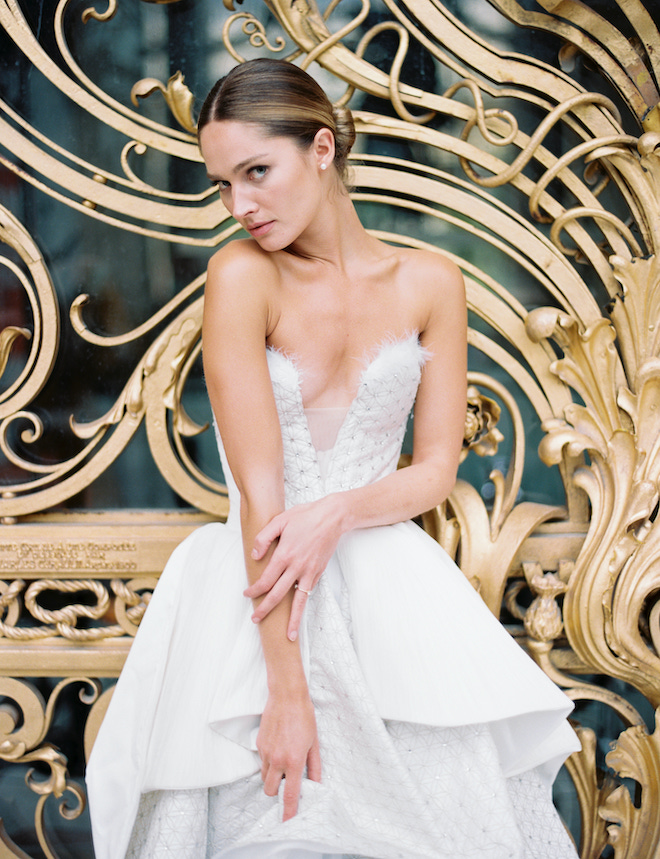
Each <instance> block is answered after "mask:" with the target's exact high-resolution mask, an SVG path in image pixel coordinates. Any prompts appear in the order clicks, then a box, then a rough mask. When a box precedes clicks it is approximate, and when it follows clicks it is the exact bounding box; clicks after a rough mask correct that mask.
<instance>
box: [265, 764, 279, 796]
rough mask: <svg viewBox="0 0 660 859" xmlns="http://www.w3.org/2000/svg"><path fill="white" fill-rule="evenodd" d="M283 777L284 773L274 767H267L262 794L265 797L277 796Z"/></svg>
mask: <svg viewBox="0 0 660 859" xmlns="http://www.w3.org/2000/svg"><path fill="white" fill-rule="evenodd" d="M283 775H284V773H283V772H282V770H281V769H278V768H277V767H274V766H270V767H268V772H267V773H266V778H265V779H264V793H265V794H266V796H277V793H278V791H279V789H280V784H281V783H282V776H283Z"/></svg>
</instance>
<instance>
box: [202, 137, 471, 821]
mask: <svg viewBox="0 0 660 859" xmlns="http://www.w3.org/2000/svg"><path fill="white" fill-rule="evenodd" d="M200 146H201V150H202V154H203V156H204V159H205V161H206V165H207V169H208V173H209V176H210V178H211V179H212V180H213V181H216V182H217V183H218V187H219V189H220V194H221V198H222V201H223V203H224V204H225V206H226V207H227V209H228V210H229V212H230V213H231V214H232V215H233V216H234V217H235V218H236V219H237V220H238V221H239V222H240V223H241V224H242V226H243V227H244V228H245V229H247V230H248V232H251V235H252V238H250V239H247V240H242V241H234V242H232V243H230V244H229V245H227V246H225V247H223V248H222V249H221V250H219V251H218V252H217V253H216V254H215V255H214V256H213V258H212V259H211V261H210V263H209V271H208V282H207V288H206V298H205V310H204V325H203V343H204V368H205V373H206V379H207V385H208V389H209V395H210V398H211V404H212V406H213V410H214V413H215V415H216V419H217V421H218V425H219V428H220V433H221V435H222V439H223V443H224V446H225V450H226V453H227V457H228V460H229V464H230V467H231V470H232V474H233V476H234V478H235V480H236V483H237V486H238V488H239V491H240V496H241V526H242V532H243V542H244V551H245V562H246V569H247V577H248V587H247V589H246V591H245V594H246V596H248V597H251V598H252V599H253V601H254V606H255V610H254V614H253V620H254V621H255V622H257V623H259V629H260V634H261V642H262V647H263V652H264V658H265V661H266V667H267V675H268V703H267V705H266V709H265V710H264V713H263V716H262V719H261V726H260V730H259V735H258V738H257V747H258V750H259V754H260V756H261V761H262V778H263V781H264V790H265V792H266V794H268V795H269V796H274V795H275V794H276V793H277V792H278V790H279V788H280V784H281V780H282V778H283V777H286V778H285V783H284V820H287V819H289V818H290V817H292V816H294V815H295V814H296V812H297V807H298V798H299V795H300V788H301V783H302V779H303V776H304V773H305V769H306V770H307V777H308V778H310V779H312V780H315V781H320V779H321V760H320V756H319V747H318V737H317V733H316V723H315V717H314V708H313V705H312V702H311V700H310V696H309V691H308V688H307V683H306V679H305V676H304V672H303V668H302V660H301V655H300V649H299V646H298V642H297V634H298V628H299V625H300V620H301V617H302V614H303V611H304V608H305V604H306V600H307V596H306V594H305V593H304V591H312V590H313V588H314V586H315V585H316V583H317V582H318V580H319V578H320V576H321V575H322V573H323V570H324V569H325V567H326V566H327V564H328V561H329V560H330V557H331V556H332V554H333V553H334V551H335V548H336V546H337V542H338V541H339V538H340V537H341V535H342V534H344V533H346V532H347V531H350V530H351V529H354V528H366V527H370V526H376V525H386V524H391V523H394V522H400V521H404V520H406V519H409V518H411V517H413V516H415V515H417V514H419V513H422V512H423V511H425V510H429V509H431V508H432V507H433V506H435V505H436V504H438V503H440V502H441V501H443V500H444V499H445V498H446V497H447V495H448V494H449V492H450V491H451V488H452V487H453V484H454V482H455V479H456V469H457V466H458V456H459V451H460V446H461V441H462V437H463V428H464V421H465V396H466V343H467V332H466V310H465V293H464V286H463V280H462V277H461V274H460V272H459V270H458V268H457V267H456V266H455V265H454V264H453V263H451V262H450V261H449V260H448V259H446V258H445V257H443V256H441V255H438V254H435V253H431V252H426V251H414V250H408V249H402V248H395V247H391V246H389V245H386V244H384V243H383V242H380V241H378V240H377V239H375V238H374V237H372V236H370V235H369V234H368V233H367V232H366V230H364V228H363V227H362V225H361V224H360V221H359V219H358V217H357V214H356V212H355V209H354V207H353V204H352V202H351V200H350V198H349V196H348V194H347V193H346V191H345V189H344V187H343V185H342V183H341V180H340V179H339V176H338V174H337V172H336V170H335V168H334V166H333V158H334V138H333V135H332V133H331V132H330V131H329V130H328V129H321V130H320V131H319V132H318V133H317V135H316V137H315V139H314V142H313V144H312V146H311V147H310V148H309V149H307V150H304V151H303V150H301V149H300V148H299V147H298V146H297V144H296V142H295V141H293V140H291V139H290V138H286V137H268V136H266V133H265V131H264V130H263V129H262V127H261V126H259V125H258V124H256V123H254V124H253V123H238V122H233V121H224V122H211V123H209V124H208V125H207V126H205V127H204V128H203V130H202V132H201V135H200ZM323 165H325V168H324V167H323ZM413 331H417V332H419V336H420V341H421V343H422V345H423V346H424V347H426V348H427V349H429V350H430V352H431V353H432V357H431V359H430V360H429V361H428V362H427V364H426V365H425V368H424V371H423V375H422V381H421V384H420V387H419V391H418V395H417V400H416V406H415V426H414V447H413V460H412V464H411V466H410V467H408V468H406V469H402V470H399V471H397V472H396V473H395V474H391V475H389V476H387V477H385V478H383V479H382V480H379V481H377V482H376V483H374V484H371V485H368V486H364V487H361V488H359V489H354V490H350V491H348V492H341V493H333V494H330V495H328V496H326V497H325V498H322V499H320V500H319V501H315V502H313V503H311V504H301V505H297V506H295V507H292V508H290V509H289V510H285V507H284V481H283V454H282V441H281V434H280V425H279V419H278V416H277V411H276V407H275V400H274V396H273V390H272V385H271V381H270V376H269V373H268V366H267V362H266V346H267V345H268V346H273V347H276V348H278V349H281V350H283V351H284V352H285V353H287V354H291V355H295V356H296V359H297V361H298V362H299V364H300V366H301V367H303V368H304V371H305V372H304V379H303V389H302V394H303V401H304V404H305V406H306V407H322V406H338V405H341V406H348V405H349V404H350V403H351V401H352V400H353V397H354V396H355V393H356V390H357V387H358V383H359V376H360V372H361V369H362V366H363V361H362V359H363V358H364V357H365V356H366V355H369V354H371V353H373V351H374V349H375V348H377V347H378V346H379V345H380V344H381V343H382V342H383V340H385V339H387V338H391V337H393V338H396V339H400V338H404V337H406V336H409V335H410V333H411V332H413ZM296 582H297V583H298V584H299V586H300V588H299V589H295V588H294V584H295V583H296Z"/></svg>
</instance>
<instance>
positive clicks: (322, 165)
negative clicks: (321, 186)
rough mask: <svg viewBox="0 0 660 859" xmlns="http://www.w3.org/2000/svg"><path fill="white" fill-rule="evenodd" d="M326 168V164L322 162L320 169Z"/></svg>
mask: <svg viewBox="0 0 660 859" xmlns="http://www.w3.org/2000/svg"><path fill="white" fill-rule="evenodd" d="M327 169H328V165H327V164H326V163H325V162H324V163H323V164H321V170H327Z"/></svg>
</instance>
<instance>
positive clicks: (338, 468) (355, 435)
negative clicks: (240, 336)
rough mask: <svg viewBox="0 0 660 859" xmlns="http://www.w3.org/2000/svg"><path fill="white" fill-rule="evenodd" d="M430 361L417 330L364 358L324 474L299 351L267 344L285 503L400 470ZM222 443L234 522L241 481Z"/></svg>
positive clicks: (328, 454)
mask: <svg viewBox="0 0 660 859" xmlns="http://www.w3.org/2000/svg"><path fill="white" fill-rule="evenodd" d="M425 360H426V353H425V350H424V349H423V347H422V346H421V345H420V343H419V340H418V337H417V335H416V334H414V335H411V336H410V337H407V338H405V339H403V340H393V341H389V342H386V343H384V344H383V345H382V346H381V347H380V348H379V350H378V351H377V353H376V354H375V356H374V357H373V358H372V359H371V360H369V361H367V362H365V367H364V370H363V371H362V375H361V378H360V383H359V386H358V390H357V393H356V395H355V397H354V399H353V401H352V403H351V405H350V406H349V408H348V410H347V412H346V416H345V417H344V420H343V422H342V424H341V426H340V428H339V432H338V433H337V437H336V440H335V443H334V446H333V447H332V449H331V451H330V452H325V453H324V459H325V463H324V468H323V474H322V470H321V468H320V466H319V455H318V452H317V450H316V448H315V447H314V444H313V441H312V436H311V434H310V429H309V425H308V422H307V418H306V416H305V407H304V404H303V398H302V393H301V373H302V370H301V369H300V368H299V366H298V364H297V362H296V360H295V358H291V357H289V356H288V355H286V354H284V353H283V352H280V351H278V350H275V349H268V369H269V372H270V377H271V380H272V383H273V392H274V395H275V403H276V406H277V412H278V415H279V419H280V425H281V429H282V444H283V452H284V482H285V498H286V505H287V507H291V506H293V505H294V504H302V503H305V502H309V501H315V500H316V499H318V498H321V497H323V496H324V495H326V494H328V493H330V492H340V491H343V490H347V489H354V488H356V487H358V486H364V485H366V484H367V483H372V482H373V481H375V480H378V479H380V478H381V477H384V476H385V475H386V474H389V473H390V472H392V471H394V470H395V469H396V467H397V463H398V460H399V455H400V453H401V446H402V444H403V437H404V435H405V432H406V424H407V421H408V415H409V413H410V410H411V408H412V405H413V403H414V400H415V395H416V393H417V388H418V386H419V382H420V378H421V368H422V366H423V364H424V361H425ZM219 447H220V455H221V458H222V464H223V469H224V472H225V479H226V483H227V487H228V490H229V498H230V509H231V510H232V513H230V521H232V522H233V521H236V519H235V517H237V515H238V498H237V497H236V487H235V485H234V481H233V479H232V477H231V473H230V471H229V467H228V465H227V461H226V458H225V456H224V452H223V450H222V445H221V444H219ZM232 514H233V515H232Z"/></svg>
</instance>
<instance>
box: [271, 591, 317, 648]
mask: <svg viewBox="0 0 660 859" xmlns="http://www.w3.org/2000/svg"><path fill="white" fill-rule="evenodd" d="M307 597H308V594H306V593H305V591H303V590H301V589H300V588H296V592H295V594H294V596H293V602H292V603H291V613H290V614H289V626H288V628H287V631H286V634H287V637H288V639H289V641H295V640H296V639H297V638H298V632H299V630H300V622H301V620H302V616H303V612H304V611H305V606H306V605H307ZM260 608H261V606H260Z"/></svg>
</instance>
